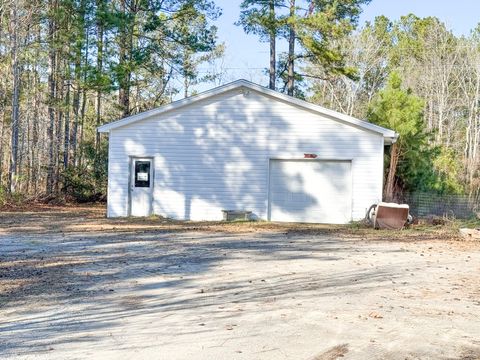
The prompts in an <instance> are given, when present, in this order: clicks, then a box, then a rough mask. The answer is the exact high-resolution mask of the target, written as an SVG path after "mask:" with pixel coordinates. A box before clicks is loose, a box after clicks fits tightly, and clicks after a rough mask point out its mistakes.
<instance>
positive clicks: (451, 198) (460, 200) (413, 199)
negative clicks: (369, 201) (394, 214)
mask: <svg viewBox="0 0 480 360" xmlns="http://www.w3.org/2000/svg"><path fill="white" fill-rule="evenodd" d="M395 197H396V201H397V202H399V203H403V204H408V205H409V206H410V213H411V214H412V215H413V216H415V217H420V218H422V217H428V216H442V217H454V218H457V219H470V218H473V217H475V216H479V214H480V199H478V198H476V199H475V198H471V197H469V196H468V195H456V194H455V195H452V194H435V193H423V192H414V193H403V194H397V195H396V196H395Z"/></svg>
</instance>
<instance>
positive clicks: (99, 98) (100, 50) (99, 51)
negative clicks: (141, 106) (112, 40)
mask: <svg viewBox="0 0 480 360" xmlns="http://www.w3.org/2000/svg"><path fill="white" fill-rule="evenodd" d="M97 6H98V7H99V8H100V7H101V6H102V0H99V1H97ZM97 16H98V15H97ZM103 32H104V29H103V21H102V20H100V19H98V20H97V73H98V75H99V76H101V74H102V71H103ZM96 103H97V104H96V108H97V109H96V126H97V127H98V126H100V124H101V122H102V86H101V84H100V83H99V81H98V79H97V99H96ZM95 151H96V153H97V154H98V152H99V151H100V133H99V132H98V131H95Z"/></svg>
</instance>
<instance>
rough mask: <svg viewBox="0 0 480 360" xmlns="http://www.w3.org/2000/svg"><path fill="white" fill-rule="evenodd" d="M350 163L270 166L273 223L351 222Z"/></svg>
mask: <svg viewBox="0 0 480 360" xmlns="http://www.w3.org/2000/svg"><path fill="white" fill-rule="evenodd" d="M351 184H352V181H351V162H349V161H287V160H272V161H271V163H270V196H269V199H270V219H271V220H272V221H296V222H323V223H346V222H349V221H350V220H351V214H352V210H351V203H352V193H351V186H352V185H351Z"/></svg>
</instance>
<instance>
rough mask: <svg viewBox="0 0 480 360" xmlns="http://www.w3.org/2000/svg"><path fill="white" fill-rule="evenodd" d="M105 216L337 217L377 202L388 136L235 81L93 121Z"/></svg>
mask: <svg viewBox="0 0 480 360" xmlns="http://www.w3.org/2000/svg"><path fill="white" fill-rule="evenodd" d="M98 131H100V132H105V133H109V163H108V211H107V215H108V216H109V217H117V216H148V215H150V214H157V215H161V216H165V217H171V218H175V219H186V220H220V219H222V210H240V211H251V212H252V216H253V217H254V218H258V219H265V220H271V221H293V222H318V223H347V222H349V221H351V220H356V219H360V218H362V217H363V216H364V215H365V211H366V209H367V208H368V207H369V206H370V205H371V204H373V203H375V202H378V201H380V200H381V198H382V183H383V152H384V146H385V145H388V144H391V143H392V142H395V140H396V138H397V134H396V133H395V132H394V131H392V130H389V129H385V128H382V127H379V126H376V125H373V124H371V123H368V122H365V121H361V120H358V119H355V118H352V117H350V116H346V115H343V114H340V113H338V112H335V111H331V110H327V109H325V108H323V107H320V106H316V105H313V104H310V103H308V102H305V101H302V100H298V99H295V98H292V97H290V96H287V95H284V94H281V93H278V92H276V91H272V90H269V89H266V88H264V87H261V86H259V85H256V84H253V83H251V82H248V81H245V80H238V81H235V82H233V83H230V84H227V85H224V86H220V87H218V88H215V89H213V90H210V91H207V92H205V93H202V94H200V95H196V96H192V97H190V98H186V99H183V100H180V101H176V102H174V103H171V104H169V105H166V106H162V107H160V108H157V109H154V110H151V111H147V112H144V113H141V114H137V115H134V116H130V117H127V118H124V119H121V120H119V121H116V122H112V123H110V124H106V125H103V126H101V127H99V129H98Z"/></svg>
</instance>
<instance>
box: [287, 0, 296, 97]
mask: <svg viewBox="0 0 480 360" xmlns="http://www.w3.org/2000/svg"><path fill="white" fill-rule="evenodd" d="M294 23H295V0H290V25H289V28H290V33H289V37H288V82H287V94H288V95H290V96H293V89H294V86H295V84H294V80H295V69H294V59H295V25H294Z"/></svg>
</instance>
